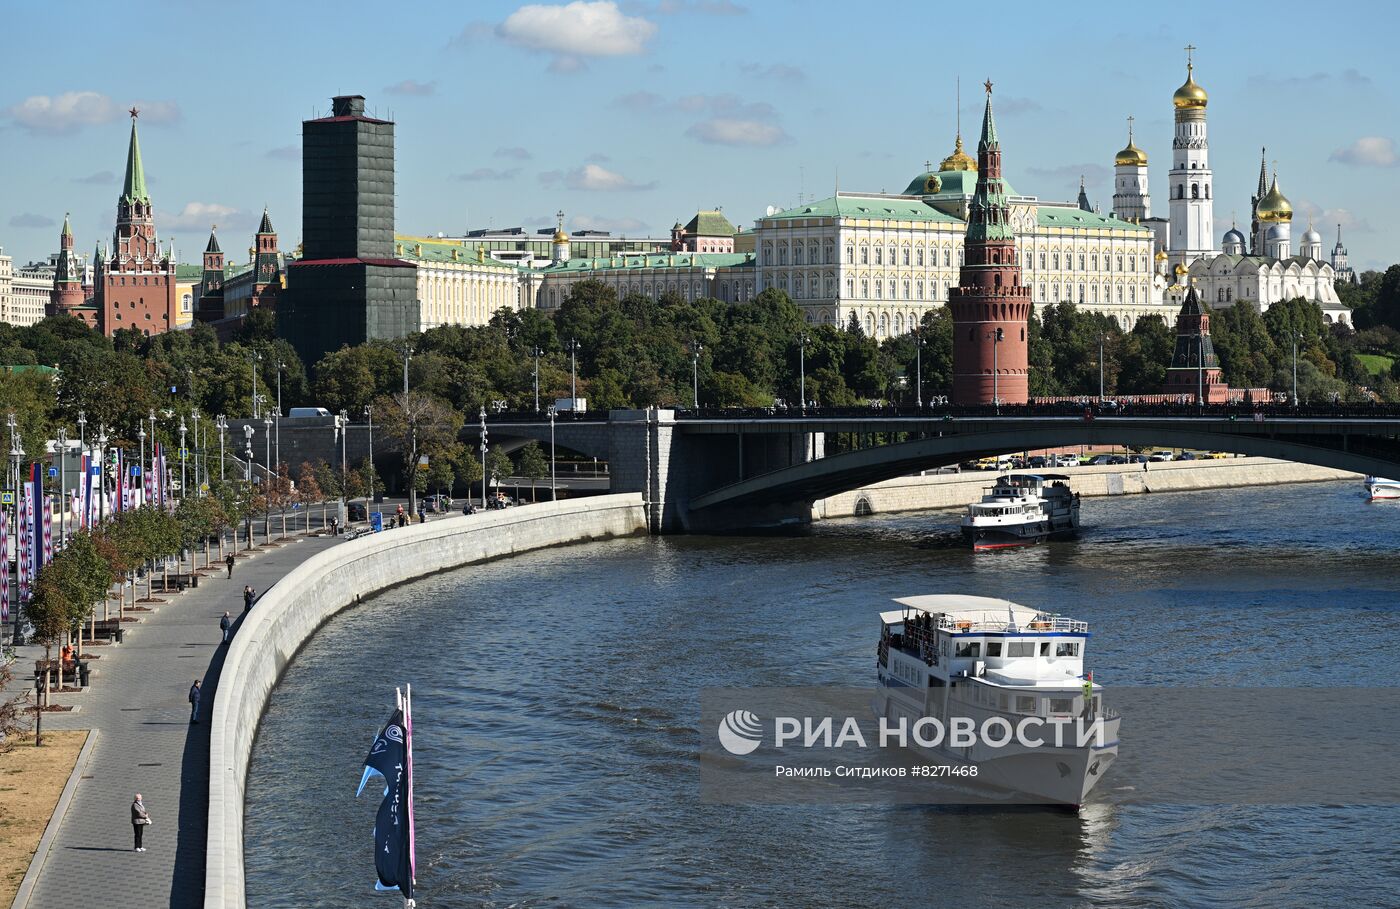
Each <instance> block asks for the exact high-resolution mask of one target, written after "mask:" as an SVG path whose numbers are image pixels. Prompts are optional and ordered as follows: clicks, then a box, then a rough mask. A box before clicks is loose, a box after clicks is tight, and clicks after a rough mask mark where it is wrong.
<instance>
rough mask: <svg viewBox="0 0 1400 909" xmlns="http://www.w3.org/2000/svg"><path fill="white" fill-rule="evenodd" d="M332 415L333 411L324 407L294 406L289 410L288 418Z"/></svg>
mask: <svg viewBox="0 0 1400 909" xmlns="http://www.w3.org/2000/svg"><path fill="white" fill-rule="evenodd" d="M330 415H331V412H330V411H329V410H326V408H324V407H293V408H292V409H291V410H289V411H287V418H288V419H291V420H295V419H299V418H301V417H328V416H330Z"/></svg>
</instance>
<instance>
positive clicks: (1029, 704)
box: [1016, 694, 1035, 714]
mask: <svg viewBox="0 0 1400 909" xmlns="http://www.w3.org/2000/svg"><path fill="white" fill-rule="evenodd" d="M1016 712H1017V713H1029V714H1034V713H1035V698H1033V697H1030V696H1029V695H1024V694H1018V695H1016Z"/></svg>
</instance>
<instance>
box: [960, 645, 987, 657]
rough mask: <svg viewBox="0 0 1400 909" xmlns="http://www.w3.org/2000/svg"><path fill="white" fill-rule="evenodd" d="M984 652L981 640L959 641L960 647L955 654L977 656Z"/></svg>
mask: <svg viewBox="0 0 1400 909" xmlns="http://www.w3.org/2000/svg"><path fill="white" fill-rule="evenodd" d="M981 652H982V644H981V642H979V641H959V642H958V649H957V652H956V653H955V654H953V655H954V656H958V657H976V656H977V655H978V654H980V653H981Z"/></svg>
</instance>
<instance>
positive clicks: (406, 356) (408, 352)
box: [400, 344, 413, 394]
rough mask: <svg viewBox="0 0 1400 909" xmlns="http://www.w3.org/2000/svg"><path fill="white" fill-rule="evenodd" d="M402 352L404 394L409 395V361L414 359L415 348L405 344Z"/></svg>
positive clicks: (401, 349)
mask: <svg viewBox="0 0 1400 909" xmlns="http://www.w3.org/2000/svg"><path fill="white" fill-rule="evenodd" d="M400 352H401V353H402V354H403V393H404V394H408V361H409V360H412V359H413V347H412V346H411V345H409V344H405V345H404V346H403V347H401V348H400Z"/></svg>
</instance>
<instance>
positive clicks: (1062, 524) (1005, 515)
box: [960, 473, 1079, 550]
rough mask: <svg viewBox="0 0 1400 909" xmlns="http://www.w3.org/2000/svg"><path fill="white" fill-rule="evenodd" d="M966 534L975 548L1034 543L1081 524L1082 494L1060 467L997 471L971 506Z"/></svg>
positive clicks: (965, 518)
mask: <svg viewBox="0 0 1400 909" xmlns="http://www.w3.org/2000/svg"><path fill="white" fill-rule="evenodd" d="M960 526H961V528H962V535H963V539H964V540H965V541H966V542H967V543H968V544H969V545H971V546H972V548H973V549H974V550H983V549H1007V548H1010V547H1013V546H1033V545H1035V544H1036V543H1041V542H1044V541H1045V540H1051V539H1062V538H1065V537H1071V536H1073V535H1074V534H1075V533H1076V532H1077V531H1078V530H1079V495H1078V494H1077V493H1074V492H1071V491H1070V488H1069V477H1067V476H1065V475H1064V474H1059V473H1017V474H1007V475H1006V476H1002V477H997V480H996V484H995V485H993V486H992V488H991V489H989V490H987V492H986V493H985V494H984V495H983V496H982V501H980V502H974V503H973V504H971V505H969V506H967V514H965V515H964V516H963V519H962V522H961V525H960Z"/></svg>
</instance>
